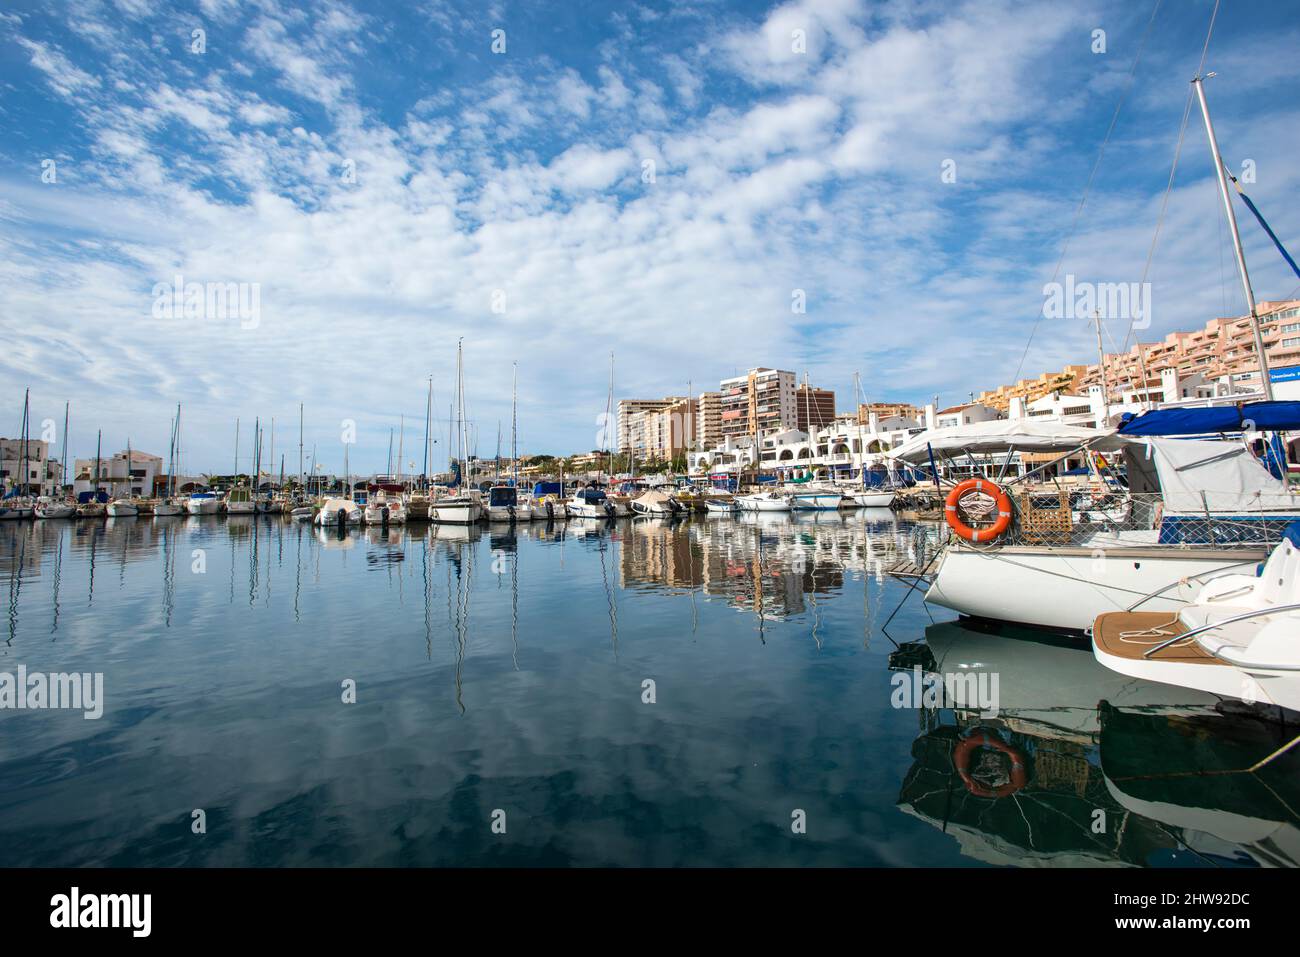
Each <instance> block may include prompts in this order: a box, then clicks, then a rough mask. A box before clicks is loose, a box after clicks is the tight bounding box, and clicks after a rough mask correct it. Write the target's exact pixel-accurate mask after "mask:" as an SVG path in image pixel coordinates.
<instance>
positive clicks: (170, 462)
mask: <svg viewBox="0 0 1300 957" xmlns="http://www.w3.org/2000/svg"><path fill="white" fill-rule="evenodd" d="M175 471H176V418H175V416H173V417H172V434H171V439H170V441H169V442H168V443H167V484H166V486H165V488H166V490H167V491H166V494H168V495H171V493H172V491H171V490H172V473H173V472H175Z"/></svg>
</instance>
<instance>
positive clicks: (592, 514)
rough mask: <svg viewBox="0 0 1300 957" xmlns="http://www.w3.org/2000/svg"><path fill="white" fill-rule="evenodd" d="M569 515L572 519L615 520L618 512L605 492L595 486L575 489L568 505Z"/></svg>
mask: <svg viewBox="0 0 1300 957" xmlns="http://www.w3.org/2000/svg"><path fill="white" fill-rule="evenodd" d="M567 506H568V512H569V515H570V516H571V517H573V518H616V517H617V516H618V510H617V508H616V506H615V505H614V503H613V502H611V501H610V500H609V496H607V495H606V494H605V490H604V489H603V488H600V487H599V486H596V485H590V486H588V487H587V488H580V489H575V490H574V492H573V497H572V498H571V499H569V501H568V503H567Z"/></svg>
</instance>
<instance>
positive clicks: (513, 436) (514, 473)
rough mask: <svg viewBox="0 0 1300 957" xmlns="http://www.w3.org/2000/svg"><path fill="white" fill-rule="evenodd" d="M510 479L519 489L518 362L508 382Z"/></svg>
mask: <svg viewBox="0 0 1300 957" xmlns="http://www.w3.org/2000/svg"><path fill="white" fill-rule="evenodd" d="M510 478H511V483H510V484H511V485H513V486H514V487H515V488H516V489H517V488H519V362H518V360H516V361H515V363H514V373H513V375H512V377H511V382H510Z"/></svg>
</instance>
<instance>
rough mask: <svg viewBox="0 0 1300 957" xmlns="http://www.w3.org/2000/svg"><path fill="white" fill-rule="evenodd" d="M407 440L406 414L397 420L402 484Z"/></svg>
mask: <svg viewBox="0 0 1300 957" xmlns="http://www.w3.org/2000/svg"><path fill="white" fill-rule="evenodd" d="M405 441H406V415H405V414H403V415H401V416H400V417H399V418H398V420H397V484H398V485H401V484H402V455H403V449H404V448H405Z"/></svg>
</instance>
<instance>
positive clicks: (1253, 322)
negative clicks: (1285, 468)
mask: <svg viewBox="0 0 1300 957" xmlns="http://www.w3.org/2000/svg"><path fill="white" fill-rule="evenodd" d="M1212 76H1214V74H1213V73H1207V74H1206V75H1205V76H1203V77H1200V76H1198V77H1193V79H1192V88H1193V89H1194V90H1196V99H1197V101H1198V102H1199V103H1200V104H1201V116H1202V117H1204V119H1205V135H1206V136H1207V137H1208V138H1209V141H1210V154H1211V155H1212V156H1213V157H1214V175H1215V176H1216V177H1218V180H1219V195H1220V196H1221V197H1222V198H1223V209H1224V212H1226V213H1227V214H1228V225H1229V226H1230V227H1231V231H1232V249H1233V251H1234V252H1235V253H1236V255H1237V272H1238V273H1239V274H1240V275H1241V287H1242V289H1243V290H1245V293H1246V305H1247V307H1248V308H1249V309H1250V328H1251V332H1253V333H1254V336H1255V352H1256V354H1257V355H1258V356H1259V379H1260V388H1261V391H1262V392H1263V393H1264V400H1265V401H1267V402H1271V401H1273V383H1272V381H1271V380H1270V379H1269V370H1268V355H1267V354H1266V353H1265V352H1264V333H1263V331H1262V330H1261V329H1260V325H1259V311H1258V310H1257V309H1256V308H1255V293H1254V291H1253V290H1252V289H1251V288H1250V273H1249V271H1247V269H1246V254H1245V252H1244V251H1243V250H1242V248H1241V234H1240V233H1239V232H1238V231H1237V214H1236V213H1235V212H1233V209H1232V197H1231V196H1230V195H1229V193H1228V178H1227V176H1226V175H1224V171H1223V156H1222V154H1220V152H1219V141H1218V139H1217V138H1215V135H1214V124H1213V123H1211V122H1210V105H1209V104H1208V103H1207V102H1206V100H1205V80H1207V79H1208V78H1209V77H1212Z"/></svg>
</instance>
